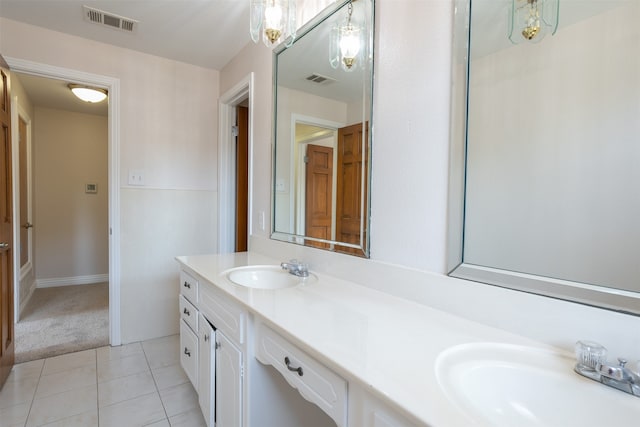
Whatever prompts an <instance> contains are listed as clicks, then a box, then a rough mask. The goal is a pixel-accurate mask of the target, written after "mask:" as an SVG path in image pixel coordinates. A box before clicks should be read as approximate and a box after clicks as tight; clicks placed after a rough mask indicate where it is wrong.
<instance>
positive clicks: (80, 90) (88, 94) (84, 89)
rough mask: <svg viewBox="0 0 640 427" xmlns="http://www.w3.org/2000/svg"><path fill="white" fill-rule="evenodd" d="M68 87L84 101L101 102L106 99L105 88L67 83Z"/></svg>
mask: <svg viewBox="0 0 640 427" xmlns="http://www.w3.org/2000/svg"><path fill="white" fill-rule="evenodd" d="M68 87H69V89H71V92H73V94H74V95H75V96H77V97H78V98H79V99H81V100H83V101H84V102H89V103H96V102H102V101H104V100H105V99H107V91H106V89H101V88H97V87H89V86H84V85H78V84H70V85H68Z"/></svg>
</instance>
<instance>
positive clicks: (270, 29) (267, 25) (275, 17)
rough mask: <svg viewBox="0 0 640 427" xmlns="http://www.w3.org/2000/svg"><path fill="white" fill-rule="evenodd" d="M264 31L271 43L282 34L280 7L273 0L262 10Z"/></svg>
mask: <svg viewBox="0 0 640 427" xmlns="http://www.w3.org/2000/svg"><path fill="white" fill-rule="evenodd" d="M264 32H265V34H266V36H267V38H268V39H269V41H270V42H271V43H275V41H276V40H278V39H279V38H280V35H281V34H282V7H281V6H280V4H277V3H276V2H275V1H274V2H273V3H272V4H271V5H269V6H267V8H266V9H265V11H264Z"/></svg>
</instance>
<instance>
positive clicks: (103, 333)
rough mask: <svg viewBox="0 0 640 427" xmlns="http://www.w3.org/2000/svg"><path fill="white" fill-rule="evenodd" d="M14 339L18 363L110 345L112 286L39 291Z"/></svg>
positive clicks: (35, 292) (16, 330)
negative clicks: (110, 297) (110, 287)
mask: <svg viewBox="0 0 640 427" xmlns="http://www.w3.org/2000/svg"><path fill="white" fill-rule="evenodd" d="M15 336H16V346H15V355H16V361H15V363H22V362H28V361H30V360H35V359H41V358H44V357H51V356H57V355H59V354H65V353H71V352H75V351H80V350H86V349H89V348H96V347H102V346H105V345H107V344H109V284H108V283H100V284H94V285H77V286H60V287H55V288H41V289H36V290H35V291H34V293H33V296H32V297H31V299H30V300H29V303H28V304H27V306H26V307H25V309H24V312H23V313H22V318H21V319H20V321H19V322H18V323H16V325H15Z"/></svg>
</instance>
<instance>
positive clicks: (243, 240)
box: [218, 73, 253, 253]
mask: <svg viewBox="0 0 640 427" xmlns="http://www.w3.org/2000/svg"><path fill="white" fill-rule="evenodd" d="M219 111H220V113H219V114H220V116H219V134H218V185H219V186H218V188H219V202H218V251H219V252H220V253H227V252H240V251H246V250H248V249H249V247H250V236H251V232H252V221H251V212H252V202H251V198H252V197H251V195H252V178H253V174H252V170H253V73H250V74H249V75H248V76H246V77H245V78H244V79H242V81H240V82H239V83H238V84H236V85H235V86H234V87H233V88H231V89H230V90H228V91H227V92H226V93H225V94H224V95H222V96H221V97H220V108H219Z"/></svg>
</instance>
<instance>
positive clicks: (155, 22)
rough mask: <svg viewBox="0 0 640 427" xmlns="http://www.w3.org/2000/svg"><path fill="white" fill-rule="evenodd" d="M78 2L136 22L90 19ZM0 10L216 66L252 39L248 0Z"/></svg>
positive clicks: (137, 0) (21, 2)
mask: <svg viewBox="0 0 640 427" xmlns="http://www.w3.org/2000/svg"><path fill="white" fill-rule="evenodd" d="M83 5H87V6H89V7H91V8H94V9H98V10H101V11H104V12H107V14H111V15H116V16H120V17H125V18H129V19H131V20H134V21H138V22H137V23H136V25H135V29H134V30H133V31H132V32H128V31H123V30H119V29H114V28H111V27H108V26H105V25H101V24H95V23H93V22H89V21H87V20H85V19H84V18H85V13H84V10H83ZM0 16H2V17H5V18H8V19H12V20H14V21H20V22H25V23H27V24H32V25H36V26H39V27H44V28H48V29H51V30H55V31H60V32H63V33H67V34H72V35H75V36H79V37H83V38H86V39H90V40H95V41H98V42H102V43H107V44H111V45H115V46H120V47H124V48H127V49H133V50H137V51H140V52H145V53H149V54H152V55H156V56H161V57H164V58H169V59H174V60H177V61H181V62H186V63H188V64H193V65H198V66H201V67H206V68H213V69H216V70H220V69H222V68H223V67H224V66H225V65H226V64H227V63H228V62H229V61H230V60H231V58H233V57H234V56H235V55H236V54H237V53H238V52H239V51H240V50H241V49H242V48H243V47H244V46H245V45H246V44H247V43H248V42H249V41H250V40H251V39H250V37H249V1H248V0H102V1H94V0H0Z"/></svg>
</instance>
